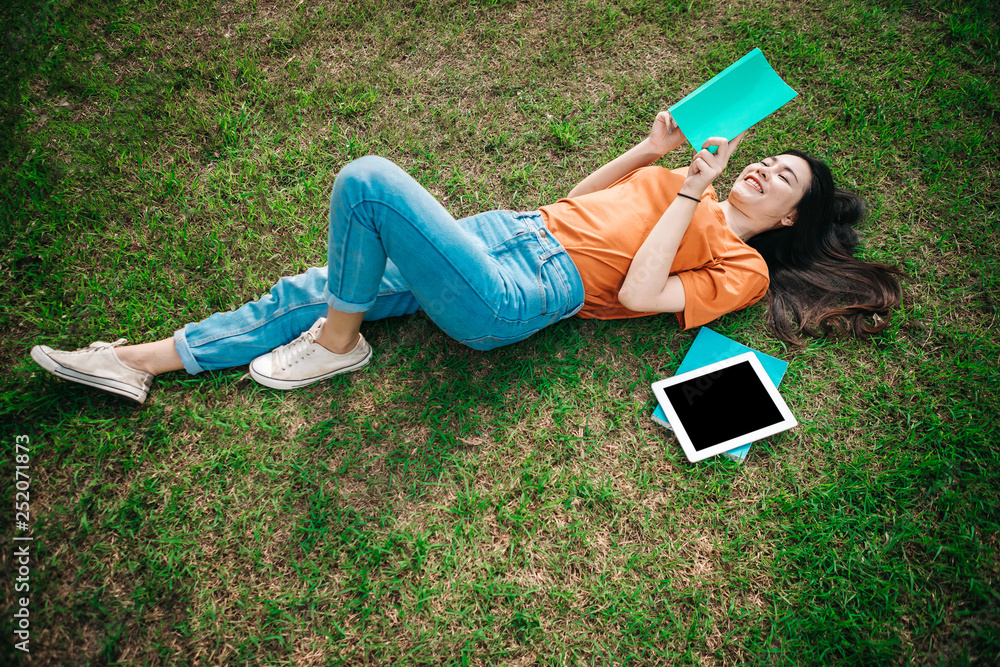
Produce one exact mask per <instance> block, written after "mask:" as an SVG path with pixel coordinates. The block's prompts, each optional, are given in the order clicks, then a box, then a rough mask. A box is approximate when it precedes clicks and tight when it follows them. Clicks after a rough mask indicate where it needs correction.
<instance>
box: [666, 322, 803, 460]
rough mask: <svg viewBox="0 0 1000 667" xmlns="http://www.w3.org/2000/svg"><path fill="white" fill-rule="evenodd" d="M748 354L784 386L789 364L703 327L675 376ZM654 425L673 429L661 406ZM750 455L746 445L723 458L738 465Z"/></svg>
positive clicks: (776, 383)
mask: <svg viewBox="0 0 1000 667" xmlns="http://www.w3.org/2000/svg"><path fill="white" fill-rule="evenodd" d="M744 352H753V353H754V354H755V355H757V358H758V359H759V360H760V364H761V366H763V367H764V371H765V372H766V373H767V376H768V377H769V378H771V382H773V383H774V386H775V387H777V386H778V385H780V384H781V379H782V378H783V377H785V371H786V370H787V369H788V362H787V361H782V360H781V359H778V358H776V357H772V356H771V355H769V354H764V353H763V352H758V351H757V350H754V349H751V348H749V347H747V346H746V345H743V344H741V343H737V342H736V341H735V340H733V339H732V338H727V337H726V336H723V335H722V334H719V333H716V332H714V331H712V330H711V329H709V328H708V327H702V328H701V329H700V330H699V331H698V335H697V336H695V338H694V342H693V343H691V349H690V350H688V351H687V354H686V355H684V361H682V362H681V365H680V366H679V367H678V368H677V372H676V373H675V375H680V374H681V373H687V372H688V371H693V370H695V369H696V368H701V367H702V366H708V365H709V364H714V363H715V362H716V361H722V360H723V359H729V358H731V357H735V356H736V355H738V354H743V353H744ZM653 421H655V422H656V423H657V424H660V425H661V426H666V427H667V428H670V422H668V421H667V415H666V414H665V413H664V412H663V408H662V407H660V406H659V405H657V406H656V409H655V410H654V411H653ZM751 444H753V443H751ZM749 452H750V445H743V446H742V447H737V448H736V449H731V450H729V451H728V452H726V453H725V454H723V456H726V457H728V458H731V459H733V460H734V461H736V462H737V463H743V461H744V459H746V457H747V454H748V453H749Z"/></svg>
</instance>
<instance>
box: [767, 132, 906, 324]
mask: <svg viewBox="0 0 1000 667" xmlns="http://www.w3.org/2000/svg"><path fill="white" fill-rule="evenodd" d="M783 154H784V155H794V156H795V157H799V158H802V159H803V160H805V161H806V162H808V163H809V169H810V170H811V171H812V182H811V183H810V185H809V188H808V190H807V191H806V193H805V194H804V195H803V196H802V199H801V201H799V204H798V206H797V207H796V209H795V211H796V214H795V223H794V224H793V225H791V226H790V227H782V228H780V229H772V230H769V231H766V232H763V233H761V234H757V235H756V236H754V237H752V238H751V239H750V240H749V241H748V243H749V244H750V245H751V246H752V247H753V248H755V249H756V250H757V251H758V252H759V253H760V254H761V255H762V256H763V257H764V261H766V262H767V268H768V272H769V273H770V277H771V284H770V286H769V287H768V290H767V295H766V297H765V298H766V299H767V303H768V309H767V324H768V326H769V327H770V328H771V330H772V331H773V332H774V334H775V335H776V336H777V337H778V338H780V339H782V340H784V341H787V342H791V343H795V342H798V341H799V340H800V338H801V336H802V335H803V334H805V335H809V336H826V335H830V334H851V335H855V336H859V337H861V336H869V335H871V334H874V333H878V332H879V331H882V330H883V329H885V327H887V326H888V325H889V318H890V315H891V311H892V309H893V308H895V307H896V306H898V305H899V302H900V296H901V290H900V286H899V280H898V279H897V276H899V275H902V272H901V271H899V269H896V268H895V267H892V266H889V265H887V264H880V263H877V262H865V261H862V260H859V259H855V257H854V249H855V248H856V247H857V245H858V234H857V232H856V231H855V229H854V225H855V224H857V223H858V222H859V221H860V220H861V219H862V218H863V217H864V215H865V203H864V200H862V199H861V198H860V197H859V196H858V195H856V194H854V193H853V192H849V191H847V190H842V189H840V188H838V187H836V186H834V183H833V175H832V174H831V173H830V168H829V167H827V166H826V164H825V163H824V162H823V161H821V160H818V159H816V158H814V157H812V156H811V155H808V154H806V153H803V152H802V151H797V150H788V151H784V153H783Z"/></svg>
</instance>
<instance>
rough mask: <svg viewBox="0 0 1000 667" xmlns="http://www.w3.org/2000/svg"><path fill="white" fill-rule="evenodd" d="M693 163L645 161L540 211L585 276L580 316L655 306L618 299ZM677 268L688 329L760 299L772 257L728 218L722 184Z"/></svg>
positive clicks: (694, 224)
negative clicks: (668, 165)
mask: <svg viewBox="0 0 1000 667" xmlns="http://www.w3.org/2000/svg"><path fill="white" fill-rule="evenodd" d="M686 173H687V170H686V169H678V170H676V171H671V170H669V169H665V168H663V167H656V166H651V167H643V168H641V169H637V170H635V171H633V172H632V173H630V174H627V175H626V176H624V177H623V178H621V179H620V180H618V181H617V182H615V183H613V184H612V185H611V186H609V187H608V188H606V189H604V190H599V191H597V192H591V193H589V194H585V195H581V196H579V197H574V198H572V199H560V200H559V201H557V202H556V203H554V204H551V205H549V206H543V207H542V208H541V209H540V211H541V214H542V217H543V219H544V220H545V224H546V226H547V227H548V229H549V231H551V232H552V233H553V234H555V236H556V238H557V239H559V241H560V242H561V243H562V244H563V246H565V247H566V251H567V252H568V253H569V255H570V257H572V258H573V262H574V263H575V264H576V267H577V269H579V271H580V276H581V278H582V279H583V287H584V292H585V298H584V305H583V308H582V309H581V310H580V312H579V313H578V315H579V317H584V318H588V319H599V320H613V319H622V318H627V317H641V316H643V315H652V314H654V313H639V312H636V311H632V310H629V309H627V308H625V307H624V306H622V305H621V303H619V302H618V290H620V289H621V286H622V283H623V282H624V281H625V274H626V273H628V269H629V266H630V265H631V264H632V258H633V257H634V256H635V253H636V252H638V250H639V247H640V246H641V245H642V242H643V241H645V240H646V237H647V236H648V235H649V233H650V231H652V229H653V227H654V226H655V225H656V223H657V221H658V220H659V219H660V217H661V216H662V215H663V212H664V211H666V210H667V207H668V206H669V205H670V203H671V202H673V200H674V199H675V198H676V197H677V193H678V192H679V191H680V189H681V185H683V184H684V175H685V174H686ZM670 275H676V276H679V277H680V279H681V283H682V284H683V285H684V312H682V313H677V319H678V320H679V321H680V325H681V328H682V329H690V328H692V327H697V326H700V325H702V324H707V323H708V322H711V321H712V320H714V319H716V318H717V317H720V316H721V315H724V314H726V313H730V312H732V311H734V310H739V309H741V308H745V307H747V306H749V305H751V304H754V303H756V302H757V301H758V300H760V298H761V297H763V296H764V293H765V292H766V291H767V285H768V274H767V264H765V262H764V258H763V257H761V256H760V253H758V252H757V251H756V250H754V249H753V248H751V247H750V246H748V245H747V244H746V243H744V242H743V241H741V240H740V239H739V237H737V236H736V235H735V234H734V233H733V232H732V231H731V230H730V229H729V226H728V225H727V224H726V218H725V215H724V214H723V212H722V207H721V206H719V201H718V198H717V197H716V195H715V191H714V190H712V189H711V188H709V189H708V191H707V192H706V193H705V195H704V197H703V198H702V201H701V203H700V204H698V206H697V208H696V209H695V212H694V217H693V218H692V220H691V225H690V226H689V227H688V229H687V232H685V234H684V238H683V239H682V240H681V243H680V247H678V249H677V254H676V255H675V256H674V262H673V264H672V265H671V267H670Z"/></svg>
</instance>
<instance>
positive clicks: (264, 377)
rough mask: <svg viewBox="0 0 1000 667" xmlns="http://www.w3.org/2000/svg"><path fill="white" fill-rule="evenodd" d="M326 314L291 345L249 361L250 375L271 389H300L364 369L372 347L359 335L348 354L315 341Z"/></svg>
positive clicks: (277, 348)
mask: <svg viewBox="0 0 1000 667" xmlns="http://www.w3.org/2000/svg"><path fill="white" fill-rule="evenodd" d="M324 322H326V318H325V317H321V318H319V319H318V320H316V324H314V325H312V327H310V329H309V331H305V332H303V334H302V335H301V336H299V337H298V338H296V339H295V340H293V341H292V342H291V343H289V344H288V345H282V346H281V347H276V348H275V349H273V350H271V351H270V352H268V353H267V354H265V355H262V356H259V357H257V358H256V359H254V360H253V361H252V362H250V377H252V378H253V379H254V380H256V381H257V382H258V383H260V384H262V385H264V386H265V387H271V388H272V389H297V388H299V387H305V386H307V385H310V384H312V383H314V382H319V381H320V380H325V379H326V378H328V377H333V376H334V375H339V374H340V373H348V372H350V371H356V370H358V369H359V368H363V367H364V366H366V365H367V364H368V361H369V360H370V359H371V358H372V348H371V346H370V345H368V341H366V340H365V337H364V336H361V335H360V334H359V340H358V344H357V345H355V346H354V349H353V350H351V351H350V352H347V353H345V354H334V353H333V352H331V351H330V350H328V349H326V348H325V347H323V346H322V345H320V344H319V343H317V342H316V337H317V336H319V332H320V329H322V328H323V323H324Z"/></svg>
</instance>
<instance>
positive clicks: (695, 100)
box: [669, 49, 798, 153]
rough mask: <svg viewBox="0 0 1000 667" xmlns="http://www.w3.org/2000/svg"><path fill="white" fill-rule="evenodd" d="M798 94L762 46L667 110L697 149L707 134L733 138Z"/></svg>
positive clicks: (706, 137)
mask: <svg viewBox="0 0 1000 667" xmlns="http://www.w3.org/2000/svg"><path fill="white" fill-rule="evenodd" d="M797 95H798V93H797V92H795V91H794V90H792V88H791V87H790V86H789V85H788V84H787V83H785V82H784V81H783V80H782V79H781V77H780V76H778V75H777V74H776V73H775V71H774V69H772V68H771V65H770V63H768V62H767V58H765V57H764V54H763V53H761V50H760V49H754V50H753V51H751V52H750V53H748V54H746V55H745V56H743V57H742V58H740V59H739V60H737V61H736V62H735V63H733V64H732V65H730V66H729V67H727V68H726V69H724V70H722V71H721V72H719V73H718V74H717V75H715V76H714V77H713V78H712V79H711V80H710V81H708V83H706V84H704V85H703V86H701V87H700V88H698V89H697V90H696V91H694V92H693V93H691V94H690V95H688V96H687V97H685V98H684V99H683V100H681V101H680V102H678V103H677V104H675V105H673V106H672V107H670V109H669V111H670V115H672V116H673V117H674V120H675V121H677V126H678V127H680V128H681V131H683V132H684V136H685V137H687V139H688V141H689V142H691V147H692V148H694V150H695V151H700V150H701V147H702V146H703V145H704V143H705V141H706V140H707V139H708V138H709V137H725V138H726V139H728V140H730V141H732V140H733V139H735V138H736V136H737V135H738V134H739V133H740V132H742V131H743V130H747V129H749V128H751V127H753V126H754V125H756V124H757V123H759V122H760V121H762V120H764V119H765V118H767V117H768V116H770V115H771V114H772V113H774V112H775V111H777V110H778V109H780V108H781V107H783V106H784V105H785V104H787V103H788V102H789V101H791V100H792V99H793V98H795V97H796V96H797ZM712 152H713V153H714V152H715V150H714V147H713V150H712Z"/></svg>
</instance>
